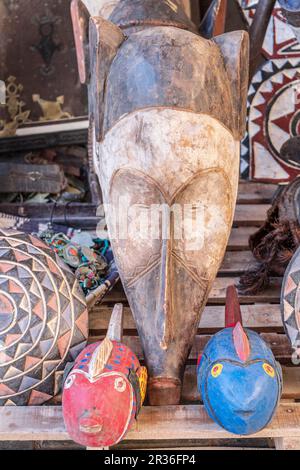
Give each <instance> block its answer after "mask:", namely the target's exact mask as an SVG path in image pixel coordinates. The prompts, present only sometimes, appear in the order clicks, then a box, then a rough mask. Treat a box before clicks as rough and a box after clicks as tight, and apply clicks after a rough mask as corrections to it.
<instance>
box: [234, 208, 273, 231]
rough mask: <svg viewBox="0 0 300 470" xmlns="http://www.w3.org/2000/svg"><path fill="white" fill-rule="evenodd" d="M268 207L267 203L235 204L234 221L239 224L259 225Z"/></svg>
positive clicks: (264, 218) (264, 217) (263, 219)
mask: <svg viewBox="0 0 300 470" xmlns="http://www.w3.org/2000/svg"><path fill="white" fill-rule="evenodd" d="M270 207H271V206H270V205H269V204H237V206H236V210H235V215H234V223H235V224H236V225H239V226H249V225H261V224H262V223H263V222H264V221H265V220H266V216H267V211H268V210H269V209H270Z"/></svg>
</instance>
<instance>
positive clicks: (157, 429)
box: [0, 403, 300, 441]
mask: <svg viewBox="0 0 300 470" xmlns="http://www.w3.org/2000/svg"><path fill="white" fill-rule="evenodd" d="M232 437H233V435H231V434H229V433H228V432H226V431H224V430H223V429H222V428H220V427H219V426H218V425H217V424H215V423H214V422H213V421H211V419H210V418H209V417H208V415H207V414H206V412H205V410H204V407H203V406H198V405H189V406H186V405H181V406H167V407H144V408H143V410H142V412H141V414H140V416H139V420H138V422H137V424H136V425H135V427H134V428H133V429H132V430H131V431H130V432H129V433H128V435H127V436H126V438H125V440H131V441H140V440H151V441H157V440H162V439H164V440H166V439H170V440H174V439H228V438H232ZM237 437H238V436H235V438H237ZM239 437H240V438H241V439H242V438H243V436H239ZM251 437H252V438H258V437H271V438H283V437H284V438H288V437H290V438H293V439H296V438H300V404H298V403H289V404H286V403H285V404H281V405H280V406H279V408H278V411H277V413H276V415H275V418H274V420H273V422H272V423H271V424H270V425H269V426H268V427H267V428H266V429H264V430H263V431H261V432H259V433H257V434H255V435H253V436H251ZM248 438H249V437H248ZM9 440H14V441H20V440H22V441H32V440H36V441H43V440H45V441H47V440H52V441H62V440H69V436H68V435H67V433H66V431H65V427H64V424H63V418H62V410H61V408H60V407H18V408H15V407H12V408H0V441H9Z"/></svg>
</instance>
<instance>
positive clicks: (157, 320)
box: [72, 0, 249, 405]
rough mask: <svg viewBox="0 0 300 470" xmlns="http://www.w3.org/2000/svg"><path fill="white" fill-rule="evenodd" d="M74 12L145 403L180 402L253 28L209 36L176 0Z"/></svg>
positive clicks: (218, 247) (213, 256) (210, 265)
mask: <svg viewBox="0 0 300 470" xmlns="http://www.w3.org/2000/svg"><path fill="white" fill-rule="evenodd" d="M72 15H73V23H74V30H75V36H76V45H77V54H78V63H79V71H80V77H81V80H82V81H83V82H85V83H88V86H89V96H90V119H91V123H92V126H93V129H94V132H93V133H94V164H95V167H96V171H97V173H98V176H99V179H100V183H101V186H102V190H103V197H104V201H105V203H106V204H109V209H108V210H107V211H106V216H107V223H108V227H109V230H110V234H111V238H112V247H113V250H114V255H115V259H116V262H117V266H118V269H119V272H120V275H121V279H122V282H123V285H124V288H125V291H126V294H127V297H128V300H129V303H130V306H131V309H132V312H133V315H134V318H135V321H136V324H137V328H138V331H139V335H140V338H141V341H142V345H143V349H144V353H145V358H146V363H147V366H148V370H149V373H150V380H149V398H150V403H151V404H153V405H161V404H176V403H178V402H179V400H180V394H181V386H182V376H183V370H184V365H185V362H186V359H187V357H188V354H189V350H190V348H191V346H192V343H193V339H194V335H195V334H196V331H197V326H198V324H199V319H200V316H201V313H202V311H203V309H204V306H205V304H206V301H207V298H208V295H209V292H210V290H211V287H212V283H213V281H214V279H215V277H216V274H217V271H218V269H219V266H220V263H221V261H222V259H223V256H224V253H225V249H226V245H227V241H228V237H229V233H230V229H231V225H232V220H233V215H234V209H235V203H236V196H237V186H238V179H239V152H240V140H241V138H242V137H243V135H244V132H245V116H246V96H247V85H248V55H249V41H248V34H247V33H246V32H241V31H236V32H232V33H228V34H224V35H221V36H219V37H215V38H214V39H213V40H207V39H204V38H203V37H201V36H199V35H198V34H197V31H196V28H195V26H194V24H193V23H192V22H191V21H190V19H189V18H188V17H187V16H186V14H185V12H184V10H183V9H182V6H181V1H177V0H172V1H170V0H163V1H159V2H158V1H157V0H143V1H142V0H121V1H120V2H119V3H118V4H117V5H116V7H115V9H114V10H113V11H112V14H111V15H110V17H109V20H110V21H107V20H105V19H103V18H102V17H93V18H91V19H90V30H89V33H88V23H89V17H88V13H87V10H86V9H85V7H84V6H83V4H82V3H81V2H80V0H74V1H73V3H72ZM157 208H163V210H162V211H161V212H163V213H164V214H165V213H166V212H168V210H170V212H171V214H170V217H168V216H167V217H159V214H158V217H157V213H156V212H155V211H156V210H157V212H159V210H158V209H157ZM133 209H134V211H133V212H132V210H133ZM153 211H154V213H155V216H154V217H153V218H154V219H155V220H157V219H158V222H157V224H156V225H157V227H156V228H157V230H153V225H154V226H155V223H152V224H149V226H147V227H146V228H145V225H143V224H140V221H141V220H143V221H144V222H145V219H147V220H150V219H151V222H153V220H152V214H153ZM176 211H177V215H178V212H179V213H180V215H182V219H183V220H184V222H183V223H182V224H181V223H180V222H178V220H177V219H176V217H175V215H174V214H175V213H176ZM175 219H176V220H175ZM178 219H180V216H179V217H178ZM163 222H164V223H163ZM177 222H178V223H177ZM197 222H198V223H197ZM193 224H194V225H196V228H194V230H193ZM139 225H141V226H142V227H139ZM150 225H151V227H150ZM126 229H127V230H126ZM124 230H125V231H126V233H125V234H124ZM151 232H152V233H151Z"/></svg>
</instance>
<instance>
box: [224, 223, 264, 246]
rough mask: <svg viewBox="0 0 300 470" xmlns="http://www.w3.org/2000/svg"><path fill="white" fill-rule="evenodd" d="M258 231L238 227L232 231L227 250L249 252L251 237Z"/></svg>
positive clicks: (252, 228) (255, 228)
mask: <svg viewBox="0 0 300 470" xmlns="http://www.w3.org/2000/svg"><path fill="white" fill-rule="evenodd" d="M256 231H257V227H251V226H250V227H237V228H233V229H232V230H231V234H230V238H229V242H228V246H227V250H228V251H244V250H249V237H250V235H252V234H253V233H255V232H256Z"/></svg>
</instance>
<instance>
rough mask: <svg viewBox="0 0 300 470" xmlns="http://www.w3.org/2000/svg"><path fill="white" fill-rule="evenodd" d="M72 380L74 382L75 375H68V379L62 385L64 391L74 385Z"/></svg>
mask: <svg viewBox="0 0 300 470" xmlns="http://www.w3.org/2000/svg"><path fill="white" fill-rule="evenodd" d="M74 380H75V374H71V375H69V377H68V378H67V380H66V381H65V385H64V388H65V389H66V390H68V388H71V387H72V385H73V383H74Z"/></svg>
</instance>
